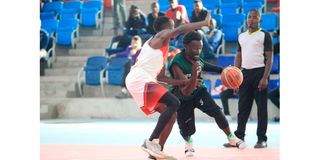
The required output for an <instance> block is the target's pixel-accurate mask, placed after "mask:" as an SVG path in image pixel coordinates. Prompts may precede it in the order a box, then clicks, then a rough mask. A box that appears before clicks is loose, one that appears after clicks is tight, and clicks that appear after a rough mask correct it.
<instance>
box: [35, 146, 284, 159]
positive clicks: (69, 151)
mask: <svg viewBox="0 0 320 160" xmlns="http://www.w3.org/2000/svg"><path fill="white" fill-rule="evenodd" d="M195 149H196V154H195V156H194V157H192V158H187V157H185V155H184V146H181V147H166V148H165V152H166V153H167V154H169V155H174V156H175V157H176V158H178V159H179V160H279V159H280V151H279V149H273V148H267V149H253V148H246V149H244V150H238V149H235V148H233V149H230V148H204V147H201V148H200V147H198V148H195ZM40 157H41V160H140V159H141V160H144V159H146V157H147V154H146V153H145V152H143V151H142V150H141V149H140V147H139V146H116V145H74V144H72V145H69V144H67V145H65V144H41V147H40Z"/></svg>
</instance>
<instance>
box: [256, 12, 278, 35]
mask: <svg viewBox="0 0 320 160" xmlns="http://www.w3.org/2000/svg"><path fill="white" fill-rule="evenodd" d="M261 20H262V21H261V23H260V27H261V28H262V29H264V30H265V31H268V32H275V31H276V30H277V29H278V28H279V20H278V15H277V14H275V13H268V14H262V16H261Z"/></svg>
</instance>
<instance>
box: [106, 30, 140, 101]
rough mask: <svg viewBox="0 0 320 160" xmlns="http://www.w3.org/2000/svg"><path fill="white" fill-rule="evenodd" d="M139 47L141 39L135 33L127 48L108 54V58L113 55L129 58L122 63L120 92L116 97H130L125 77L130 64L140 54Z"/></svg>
mask: <svg viewBox="0 0 320 160" xmlns="http://www.w3.org/2000/svg"><path fill="white" fill-rule="evenodd" d="M141 48H142V40H141V38H140V37H139V36H138V35H136V36H133V37H132V39H131V45H130V46H128V48H127V49H126V50H125V51H122V52H119V53H115V54H112V55H110V56H109V58H110V59H111V58H115V57H127V58H129V61H128V62H127V63H126V64H125V65H124V75H123V80H122V84H121V86H122V89H121V93H120V94H119V95H116V98H119V99H122V98H130V95H129V93H128V90H127V88H126V85H125V78H126V77H127V74H128V73H129V71H130V69H131V66H132V65H134V63H135V62H136V59H137V57H138V56H139V54H140V51H141Z"/></svg>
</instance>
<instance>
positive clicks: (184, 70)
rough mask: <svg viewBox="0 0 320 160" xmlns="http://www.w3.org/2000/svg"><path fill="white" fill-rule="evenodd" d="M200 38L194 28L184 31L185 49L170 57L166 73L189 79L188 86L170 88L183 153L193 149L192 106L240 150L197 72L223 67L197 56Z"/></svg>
mask: <svg viewBox="0 0 320 160" xmlns="http://www.w3.org/2000/svg"><path fill="white" fill-rule="evenodd" d="M201 40H202V37H201V34H200V33H198V32H197V31H191V32H189V33H188V34H186V35H185V37H184V39H183V43H184V46H185V49H184V50H182V52H181V53H180V54H177V55H176V56H175V57H174V59H173V60H172V62H171V66H170V72H171V74H172V76H173V77H174V78H175V79H178V80H184V79H185V80H187V79H190V80H191V83H189V84H188V85H185V86H175V87H174V88H171V90H172V92H173V93H174V95H176V96H177V97H178V98H179V100H180V101H181V105H180V107H179V109H178V111H177V121H178V125H179V129H180V134H181V136H182V137H183V139H184V140H185V154H186V156H193V152H194V149H193V145H192V139H191V136H192V135H193V134H194V133H195V132H196V130H195V117H194V109H195V108H198V109H200V110H201V111H202V112H204V113H205V114H207V115H208V116H210V117H212V118H214V119H215V121H216V123H217V125H218V126H219V128H220V129H221V130H222V131H223V132H224V133H225V134H226V136H227V139H228V141H229V144H230V145H235V146H236V145H237V146H238V148H241V149H242V148H244V147H246V144H245V143H244V142H243V141H242V140H240V139H238V138H237V137H236V136H234V135H233V134H232V132H231V131H230V128H229V123H228V121H227V119H226V117H225V115H224V114H223V112H222V110H221V108H220V107H219V106H218V105H217V104H216V103H215V102H214V100H213V99H212V97H211V95H210V93H209V92H208V90H207V89H206V87H205V85H204V82H203V81H202V77H201V74H202V71H203V70H204V71H209V72H218V73H221V72H222V70H223V68H221V67H219V66H215V65H213V64H210V63H207V62H205V61H204V60H203V59H202V58H201V56H200V53H201V50H202V41H201Z"/></svg>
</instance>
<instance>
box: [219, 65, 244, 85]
mask: <svg viewBox="0 0 320 160" xmlns="http://www.w3.org/2000/svg"><path fill="white" fill-rule="evenodd" d="M221 81H222V84H223V85H225V86H226V87H228V88H231V89H237V88H239V87H240V85H241V83H242V81H243V75H242V72H241V70H240V69H239V68H237V67H235V66H229V67H226V68H224V69H223V71H222V73H221Z"/></svg>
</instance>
